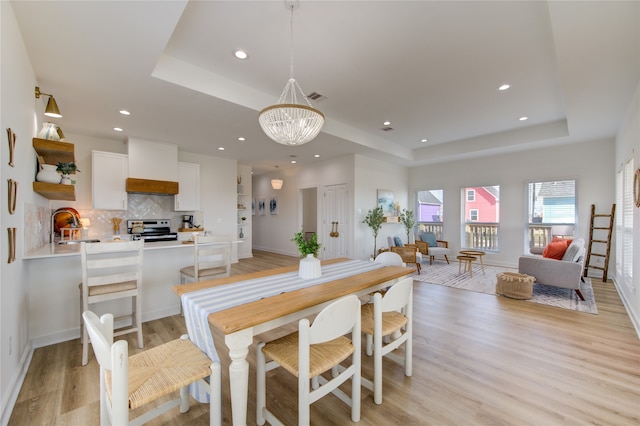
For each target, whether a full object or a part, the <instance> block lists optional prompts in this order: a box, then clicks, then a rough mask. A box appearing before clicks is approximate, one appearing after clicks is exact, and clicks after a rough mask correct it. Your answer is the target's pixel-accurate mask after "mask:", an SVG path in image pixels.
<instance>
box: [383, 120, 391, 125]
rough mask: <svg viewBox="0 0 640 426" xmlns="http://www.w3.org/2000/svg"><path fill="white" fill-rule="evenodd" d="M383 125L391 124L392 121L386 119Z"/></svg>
mask: <svg viewBox="0 0 640 426" xmlns="http://www.w3.org/2000/svg"><path fill="white" fill-rule="evenodd" d="M382 125H383V126H390V125H391V122H390V121H385V122H384V123H382Z"/></svg>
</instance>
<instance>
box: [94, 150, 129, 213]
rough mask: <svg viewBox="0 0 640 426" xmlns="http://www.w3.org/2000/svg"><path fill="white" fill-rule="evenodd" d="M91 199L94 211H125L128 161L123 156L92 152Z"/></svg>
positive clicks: (113, 153)
mask: <svg viewBox="0 0 640 426" xmlns="http://www.w3.org/2000/svg"><path fill="white" fill-rule="evenodd" d="M91 165H92V169H93V175H92V177H91V198H92V204H93V208H94V209H95V210H126V209H127V190H126V187H127V177H128V175H129V160H128V158H127V155H125V154H117V153H115V152H104V151H92V152H91Z"/></svg>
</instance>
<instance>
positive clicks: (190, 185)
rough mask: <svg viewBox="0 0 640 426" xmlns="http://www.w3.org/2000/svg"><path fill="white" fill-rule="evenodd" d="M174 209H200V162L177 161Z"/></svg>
mask: <svg viewBox="0 0 640 426" xmlns="http://www.w3.org/2000/svg"><path fill="white" fill-rule="evenodd" d="M175 210H176V211H196V210H200V164H194V163H183V162H178V194H177V195H176V196H175Z"/></svg>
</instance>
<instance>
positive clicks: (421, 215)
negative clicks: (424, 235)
mask: <svg viewBox="0 0 640 426" xmlns="http://www.w3.org/2000/svg"><path fill="white" fill-rule="evenodd" d="M443 192H444V191H443V190H442V189H431V190H423V191H417V192H416V204H417V205H416V211H417V215H416V221H417V222H418V232H433V233H434V234H435V235H436V238H438V239H441V238H442V226H443V222H442V221H443V214H444V197H443V195H444V194H443Z"/></svg>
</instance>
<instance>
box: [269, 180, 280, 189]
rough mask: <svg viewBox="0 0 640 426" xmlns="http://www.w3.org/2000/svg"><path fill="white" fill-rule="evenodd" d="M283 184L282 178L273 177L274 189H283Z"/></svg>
mask: <svg viewBox="0 0 640 426" xmlns="http://www.w3.org/2000/svg"><path fill="white" fill-rule="evenodd" d="M282 184H283V180H282V179H271V187H272V188H273V189H281V188H282Z"/></svg>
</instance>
